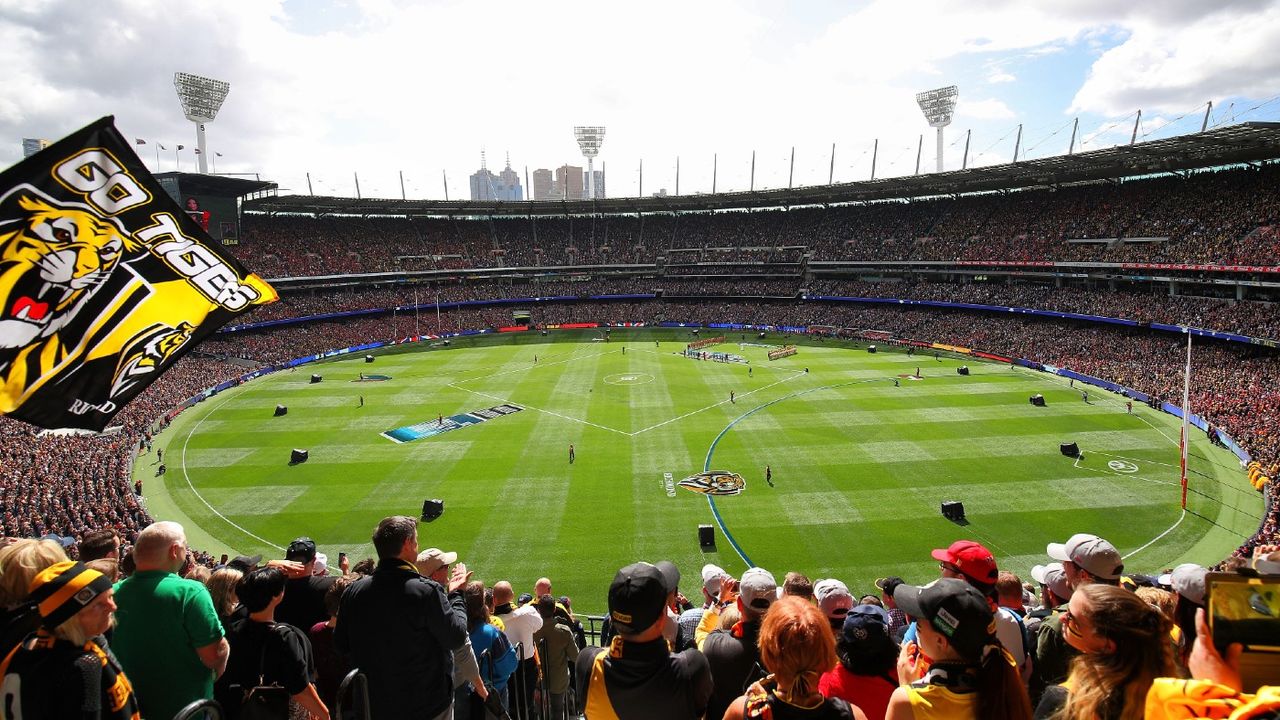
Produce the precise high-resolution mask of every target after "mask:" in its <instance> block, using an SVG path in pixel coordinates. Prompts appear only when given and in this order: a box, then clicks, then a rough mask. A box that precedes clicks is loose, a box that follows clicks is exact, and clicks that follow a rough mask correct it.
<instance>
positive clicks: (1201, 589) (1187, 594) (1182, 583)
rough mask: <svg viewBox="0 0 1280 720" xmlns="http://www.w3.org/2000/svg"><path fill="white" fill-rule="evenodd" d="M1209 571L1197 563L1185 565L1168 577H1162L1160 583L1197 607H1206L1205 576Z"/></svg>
mask: <svg viewBox="0 0 1280 720" xmlns="http://www.w3.org/2000/svg"><path fill="white" fill-rule="evenodd" d="M1208 572H1209V571H1208V570H1206V569H1205V568H1203V567H1201V566H1199V565H1196V564H1195V563H1183V564H1181V565H1179V566H1177V567H1175V568H1174V569H1173V572H1171V573H1169V574H1168V575H1161V576H1160V579H1159V580H1158V582H1159V583H1160V584H1161V585H1165V586H1167V587H1171V588H1173V591H1174V592H1176V593H1178V594H1179V595H1181V596H1182V597H1184V598H1186V599H1188V600H1190V601H1191V602H1193V603H1195V604H1197V605H1204V593H1205V583H1204V576H1205V575H1206V574H1208Z"/></svg>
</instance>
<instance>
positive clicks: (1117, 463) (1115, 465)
mask: <svg viewBox="0 0 1280 720" xmlns="http://www.w3.org/2000/svg"><path fill="white" fill-rule="evenodd" d="M1107 467H1109V468H1111V469H1112V470H1115V471H1116V472H1120V473H1129V474H1133V473H1136V472H1138V466H1137V465H1134V464H1133V463H1131V462H1129V461H1128V460H1112V461H1111V462H1109V463H1107Z"/></svg>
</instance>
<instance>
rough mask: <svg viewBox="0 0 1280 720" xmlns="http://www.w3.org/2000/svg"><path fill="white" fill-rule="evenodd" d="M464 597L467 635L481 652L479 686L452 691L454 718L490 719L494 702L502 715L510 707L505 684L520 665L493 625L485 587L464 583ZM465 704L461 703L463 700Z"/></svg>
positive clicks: (477, 583) (507, 641)
mask: <svg viewBox="0 0 1280 720" xmlns="http://www.w3.org/2000/svg"><path fill="white" fill-rule="evenodd" d="M463 595H464V597H465V599H466V606H467V631H468V633H469V634H470V638H469V639H470V641H471V647H472V650H473V652H474V649H475V648H477V647H478V648H481V650H480V653H479V656H478V657H477V661H478V662H479V666H480V679H481V683H480V685H478V686H476V687H475V688H474V692H473V689H472V688H468V687H467V686H465V685H461V686H457V687H455V688H454V697H455V698H457V699H458V700H457V702H458V703H459V704H458V705H457V707H456V708H455V712H454V717H455V718H456V717H463V718H476V719H477V720H479V718H486V719H487V720H489V719H491V718H492V717H493V714H492V713H489V712H488V709H487V708H488V707H489V706H492V705H493V701H494V700H495V699H496V700H497V703H498V705H499V706H501V707H502V708H503V710H504V711H505V710H506V708H507V707H508V705H509V703H510V698H509V696H508V694H507V683H508V681H510V679H511V675H512V674H513V673H515V671H516V667H517V666H518V665H519V663H520V658H519V656H518V655H516V651H515V648H513V647H511V641H510V640H508V639H507V636H506V635H505V634H504V633H503V632H502V630H500V629H499V628H498V626H497V625H495V624H493V622H492V617H491V616H490V613H489V603H488V599H487V595H488V593H487V592H486V591H485V587H484V583H482V582H479V581H472V582H469V583H467V586H466V588H465V590H464V591H463ZM464 698H465V699H467V702H466V703H462V700H463V699H464Z"/></svg>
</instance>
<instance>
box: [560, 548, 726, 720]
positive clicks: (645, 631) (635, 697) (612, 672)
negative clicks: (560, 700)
mask: <svg viewBox="0 0 1280 720" xmlns="http://www.w3.org/2000/svg"><path fill="white" fill-rule="evenodd" d="M666 601H667V587H666V584H665V583H664V582H663V579H662V573H661V571H659V570H658V568H657V567H655V566H653V565H650V564H649V563H634V564H632V565H628V566H627V567H624V568H622V569H621V570H619V571H618V574H617V575H615V576H614V578H613V584H612V585H611V586H610V587H609V619H610V621H611V623H612V625H613V627H614V628H615V629H616V630H617V633H618V634H617V635H616V636H615V637H614V638H613V640H612V641H611V642H610V644H609V647H608V648H598V647H588V648H587V649H585V650H583V651H582V652H581V653H580V654H579V655H578V661H577V668H576V669H577V673H576V674H577V686H578V693H577V695H578V702H579V704H580V708H579V710H580V712H582V713H583V714H584V715H585V716H586V718H587V720H613V719H614V718H617V719H618V720H650V719H651V718H662V719H663V720H696V719H697V718H701V717H702V715H703V713H704V712H705V711H706V709H707V701H708V700H709V699H710V698H711V671H710V668H708V666H707V659H706V658H705V657H703V655H702V653H701V652H699V651H698V650H694V649H689V650H685V651H684V652H680V653H672V652H671V651H670V650H669V649H668V646H667V642H666V640H665V639H663V637H662V629H663V624H664V622H665V621H666V617H665V614H666V613H665V607H666Z"/></svg>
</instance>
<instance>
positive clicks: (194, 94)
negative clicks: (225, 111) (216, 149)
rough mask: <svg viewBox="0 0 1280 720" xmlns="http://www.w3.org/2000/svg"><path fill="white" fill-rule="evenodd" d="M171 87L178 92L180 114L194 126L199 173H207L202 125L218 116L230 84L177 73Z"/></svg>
mask: <svg viewBox="0 0 1280 720" xmlns="http://www.w3.org/2000/svg"><path fill="white" fill-rule="evenodd" d="M173 87H174V89H175V90H177V91H178V100H179V101H181V102H182V112H184V113H186V115H187V119H188V120H190V121H191V122H193V123H195V124H196V148H197V149H196V159H197V160H198V161H199V163H200V172H201V173H207V172H209V168H208V165H207V161H206V160H205V158H207V157H209V152H208V150H207V149H206V148H205V142H204V124H205V123H208V122H213V119H214V118H215V117H217V116H218V110H220V109H222V102H223V101H224V100H226V99H227V93H229V92H231V83H228V82H224V81H222V80H214V79H213V78H207V77H203V76H200V75H190V74H188V73H184V72H177V73H174V74H173Z"/></svg>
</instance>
